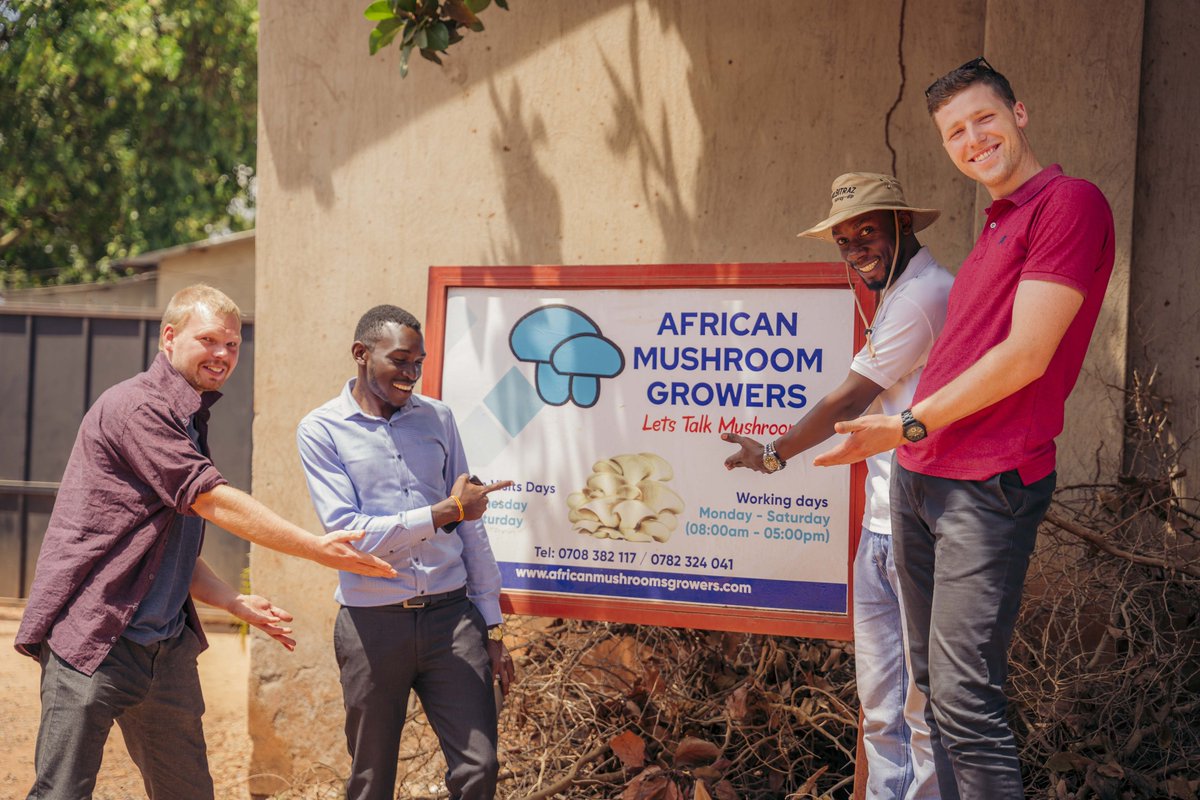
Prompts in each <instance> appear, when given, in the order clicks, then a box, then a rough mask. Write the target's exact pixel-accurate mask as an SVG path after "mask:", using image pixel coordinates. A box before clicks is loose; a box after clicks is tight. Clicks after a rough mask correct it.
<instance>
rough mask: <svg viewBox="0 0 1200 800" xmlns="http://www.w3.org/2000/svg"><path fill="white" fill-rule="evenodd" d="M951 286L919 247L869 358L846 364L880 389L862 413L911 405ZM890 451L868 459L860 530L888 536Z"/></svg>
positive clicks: (885, 305)
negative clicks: (865, 498)
mask: <svg viewBox="0 0 1200 800" xmlns="http://www.w3.org/2000/svg"><path fill="white" fill-rule="evenodd" d="M953 283H954V276H953V275H951V274H950V273H949V272H947V271H946V270H945V269H944V268H943V267H942V266H941V265H939V264H938V263H937V262H936V261H934V260H933V256H932V255H931V254H930V253H929V248H927V247H922V248H921V249H920V250H919V251H918V252H917V254H916V255H915V256H913V257H912V260H911V261H909V262H908V267H907V268H906V269H905V270H904V272H903V273H902V274H901V275H900V277H899V278H898V279H897V280H896V282H895V284H893V286H892V287H891V288H890V289H888V291H887V294H886V295H885V296H884V298H883V302H882V303H881V305H880V306H879V311H878V313H877V314H876V315H875V325H874V334H873V335H872V336H871V341H872V342H873V343H874V345H875V355H874V357H872V356H871V354H870V352H869V351H868V350H867V348H866V347H864V348H863V349H862V350H860V351H859V352H858V354H857V355H855V356H854V361H853V362H852V363H851V364H850V369H852V370H854V371H855V372H857V373H858V374H859V375H862V376H863V377H864V378H867V379H869V380H871V381H873V382H874V383H876V384H878V385H880V386H882V387H883V392H882V393H881V394H880V395H879V396H878V397H877V398H876V399H875V402H873V403H872V404H871V407H870V408H869V409H867V412H866V413H868V414H888V415H891V414H899V413H900V412H901V411H903V410H904V409H906V408H908V407H909V406H910V405H911V404H912V398H913V393H914V392H915V391H916V390H917V381H918V380H919V379H920V377H921V371H922V370H923V369H924V368H925V362H926V360H927V359H928V358H929V350H930V348H931V347H933V340H934V339H936V338H937V337H938V334H939V333H941V332H942V326H943V325H945V323H946V301H947V298H948V297H949V295H950V286H951V284H953ZM892 452H893V451H891V450H888V451H887V452H884V453H879V454H877V455H873V456H871V457H870V458H868V459H867V486H866V492H867V510H866V514H865V515H864V517H863V527H865V528H868V529H869V530H871V531H874V532H875V533H885V534H890V533H891V532H892V520H891V506H890V504H889V503H888V481H889V480H890V479H891V474H892Z"/></svg>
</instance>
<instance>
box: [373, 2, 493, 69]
mask: <svg viewBox="0 0 1200 800" xmlns="http://www.w3.org/2000/svg"><path fill="white" fill-rule="evenodd" d="M491 4H492V0H375V2H373V3H371V5H369V6H367V10H366V11H364V12H363V16H365V17H366V18H367V19H369V20H371V21H372V22H374V23H376V25H375V29H374V30H372V31H371V36H370V40H369V42H368V45H369V47H370V50H371V55H375V54H376V53H378V52H379V51H380V50H382V49H383V48H385V47H387V46H388V45H390V44H391V43H392V42H394V41H396V40H397V39H399V40H400V44H399V47H400V77H401V78H407V77H408V59H409V56H411V55H412V51H413V50H416V51H417V52H418V53H420V54H421V58H424V59H428V60H429V61H432V62H433V63H435V64H438V65H439V66H440V65H441V63H442V59H441V58H440V57H439V56H438V53H442V54H443V55H444V54H445V53H446V50H447V49H449V47H450V45H452V44H457V43H458V42H461V41H462V38H463V37H462V33H460V32H459V28H466V29H467V30H471V31H476V32H479V31H482V30H483V23H482V22H480V21H479V17H478V16H477V15H478V14H479V12H481V11H483V10H484V9H485V8H487V7H488V6H489V5H491ZM496 5H498V6H500V7H501V8H503V9H504V10H505V11H507V10H508V0H496Z"/></svg>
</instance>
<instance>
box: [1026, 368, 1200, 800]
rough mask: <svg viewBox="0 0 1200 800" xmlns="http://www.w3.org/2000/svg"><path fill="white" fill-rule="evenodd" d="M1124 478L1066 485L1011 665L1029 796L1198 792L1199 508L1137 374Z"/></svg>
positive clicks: (1079, 798) (1152, 397) (1045, 538)
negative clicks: (1186, 490) (1184, 490)
mask: <svg viewBox="0 0 1200 800" xmlns="http://www.w3.org/2000/svg"><path fill="white" fill-rule="evenodd" d="M1128 409H1129V411H1128V414H1127V419H1126V425H1127V432H1126V443H1127V451H1128V452H1127V453H1126V463H1127V464H1128V465H1129V466H1128V467H1127V469H1126V471H1125V472H1126V474H1124V475H1121V476H1119V477H1118V478H1117V479H1116V480H1115V481H1113V482H1111V483H1103V482H1099V481H1098V482H1096V483H1093V484H1089V485H1085V486H1070V487H1062V488H1061V489H1060V490H1059V491H1058V492H1057V494H1056V497H1055V505H1054V506H1053V507H1052V509H1051V511H1050V514H1049V515H1048V516H1047V519H1046V523H1045V524H1044V525H1043V527H1042V534H1043V535H1042V537H1041V541H1040V542H1039V549H1038V555H1037V558H1036V561H1035V563H1034V564H1033V565H1032V566H1031V568H1030V575H1029V582H1028V584H1027V590H1026V593H1025V604H1024V607H1023V609H1022V614H1021V620H1020V622H1019V625H1018V630H1017V635H1016V637H1015V641H1014V646H1013V649H1012V651H1011V653H1010V663H1011V665H1012V674H1011V678H1010V688H1009V696H1010V697H1011V698H1012V700H1013V703H1012V712H1013V713H1012V717H1013V723H1014V729H1015V730H1016V732H1017V737H1018V740H1019V743H1020V745H1021V761H1022V763H1023V764H1025V765H1026V769H1027V773H1026V778H1027V782H1026V786H1027V790H1028V793H1029V795H1030V796H1031V797H1047V798H1074V799H1075V800H1083V799H1084V798H1092V797H1096V798H1101V800H1104V799H1106V798H1122V800H1124V799H1125V798H1186V799H1187V800H1194V799H1195V798H1196V797H1197V794H1198V791H1200V530H1198V528H1197V523H1198V522H1200V516H1198V512H1200V502H1198V501H1197V498H1194V497H1182V496H1180V493H1179V491H1178V488H1179V482H1180V479H1181V478H1183V477H1184V475H1183V473H1182V472H1181V471H1180V469H1179V467H1178V464H1179V454H1180V452H1181V450H1182V448H1183V447H1185V446H1186V445H1187V444H1188V442H1187V440H1186V439H1184V440H1180V439H1179V438H1178V437H1175V436H1174V435H1172V432H1171V430H1170V426H1169V424H1168V421H1167V416H1166V403H1165V401H1164V400H1163V398H1161V397H1158V396H1157V395H1156V393H1155V391H1154V379H1153V376H1151V377H1150V378H1149V379H1143V377H1142V376H1135V378H1134V381H1133V388H1132V390H1131V391H1130V395H1129V402H1128Z"/></svg>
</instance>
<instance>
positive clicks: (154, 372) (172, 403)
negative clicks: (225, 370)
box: [146, 352, 221, 420]
mask: <svg viewBox="0 0 1200 800" xmlns="http://www.w3.org/2000/svg"><path fill="white" fill-rule="evenodd" d="M146 384H147V386H149V387H151V388H154V389H156V390H158V391H159V392H160V393H161V394H162V397H163V399H164V400H166V401H167V405H168V406H169V407H170V409H171V410H172V411H173V412H175V414H176V415H177V416H178V417H179V418H180V419H187V418H188V417H191V416H193V415H194V414H195V413H196V412H197V411H203V412H204V414H202V415H201V417H202V419H205V420H207V419H208V410H209V409H210V408H212V405H213V403H215V402H217V401H218V400H220V399H221V393H220V392H197V391H196V390H195V389H194V388H193V387H192V385H191V384H190V383H188V382H187V379H186V378H184V377H183V376H182V375H180V374H179V371H178V370H177V369H175V367H173V366H172V365H171V360H170V359H169V358H167V354H166V353H161V352H160V353H159V354H158V355H157V356H155V357H154V361H152V362H151V363H150V369H148V370H146Z"/></svg>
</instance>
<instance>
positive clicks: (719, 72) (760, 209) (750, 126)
mask: <svg viewBox="0 0 1200 800" xmlns="http://www.w3.org/2000/svg"><path fill="white" fill-rule="evenodd" d="M649 8H650V11H649V16H650V17H651V18H652V20H655V21H657V23H658V24H657V26H655V25H651V26H650V27H651V28H652V30H649V31H646V30H643V28H644V27H645V24H644V18H645V17H646V16H647V14H646V12H644V11H642V10H641V7H640V6H638V5H631V6H629V8H628V10H627V12H622V13H628V15H629V21H628V29H627V36H626V41H627V50H628V56H629V61H628V64H624V65H622V64H618V63H616V61H615V60H614V55H615V48H609V49H607V50H606V51H603V52H601V53H600V60H601V61H602V63H603V66H604V69H605V72H606V73H607V77H608V81H609V84H610V95H611V104H610V116H611V123H610V124H608V125H606V126H605V127H606V129H608V130H612V131H613V133H612V134H610V135H609V136H608V139H607V144H608V147H609V150H610V151H611V152H612V154H613V155H614V156H615V157H617V158H618V159H620V158H628V157H633V158H636V159H637V165H638V170H639V177H640V190H641V199H642V202H643V203H644V204H645V207H646V208H647V209H648V210H649V211H650V213H652V214H653V215H654V216H655V218H656V221H657V224H658V226H659V228H660V230H661V231H662V242H663V246H664V247H665V255H664V257H663V260H665V261H668V262H675V263H691V262H697V261H703V262H711V261H717V262H746V261H791V260H795V261H810V260H812V261H827V260H831V259H833V258H835V257H836V253H834V252H833V251H831V250H829V249H828V248H826V247H824V246H822V245H821V244H820V243H817V242H809V241H807V240H801V241H797V239H796V238H795V237H796V233H797V232H798V231H799V230H801V229H803V228H804V227H807V226H808V225H809V224H811V223H812V222H813V221H816V220H817V219H819V218H821V217H823V216H824V215H825V213H826V212H827V209H828V199H827V195H826V187H828V185H829V182H830V181H831V180H832V179H833V177H835V176H836V175H838V174H840V173H841V172H845V171H849V170H866V171H878V172H891V171H892V166H891V163H892V155H891V152H890V151H889V149H888V143H887V140H886V138H885V133H886V131H885V127H884V118H885V116H886V115H887V112H888V109H889V108H891V106H892V105H893V104H895V103H896V97H897V93H898V92H899V93H900V95H901V97H902V106H901V108H900V114H899V115H898V119H897V121H896V122H894V123H892V124H893V129H892V131H891V138H892V140H893V141H895V140H896V139H897V138H898V137H897V128H899V129H900V130H901V131H903V132H904V133H906V134H907V133H908V132H909V131H911V130H912V129H913V127H914V125H913V123H914V122H916V123H918V124H919V125H921V126H927V125H928V123H927V122H926V121H925V112H924V109H923V107H921V104H920V103H919V102H917V100H918V99H919V98H914V96H913V90H912V87H911V86H906V84H905V82H904V81H903V80H902V78H901V71H900V69H901V65H900V63H898V60H897V59H898V55H897V50H898V47H899V45H900V37H901V36H902V35H903V26H902V25H901V18H900V17H899V9H897V10H896V16H895V18H894V19H893V18H892V15H891V12H889V13H888V14H884V15H881V16H880V17H878V18H877V19H876V20H875V21H874V22H873V23H872V24H870V25H861V24H860V23H861V19H860V13H859V10H857V9H852V8H846V4H835V5H828V4H824V5H818V4H804V5H803V6H798V7H796V8H794V9H793V10H792V11H793V13H792V14H787V13H782V14H780V15H779V19H777V20H774V22H781V21H783V20H788V19H790V20H793V21H796V22H802V23H803V29H797V32H796V35H795V37H794V41H795V44H796V46H795V47H777V46H772V45H771V42H776V43H777V42H778V39H776V38H774V37H776V36H778V35H779V34H780V33H781V30H780V29H778V28H777V29H775V30H773V31H772V30H771V29H770V26H767V27H766V28H764V26H763V25H756V24H752V23H751V22H749V20H748V18H746V17H740V18H735V19H729V20H726V21H725V22H726V23H727V24H721V23H722V16H723V15H725V14H727V10H726V9H725V8H721V7H714V6H710V5H707V4H668V3H658V4H651V5H650V7H649ZM765 22H770V21H769V20H767V21H765ZM851 27H853V28H854V29H855V30H856V31H857V33H856V37H857V38H858V39H859V42H858V45H857V46H856V47H855V48H853V50H852V51H851V49H850V48H845V47H841V48H839V47H837V46H836V41H837V39H836V37H835V36H832V35H830V36H824V35H814V34H813V31H820V30H828V31H841V30H848V29H850V28H851ZM653 28H657V29H656V30H654V29H653ZM670 37H677V39H678V41H679V42H680V43H681V44H682V46H683V49H684V50H685V51H686V53H687V54H688V61H687V63H686V64H681V65H680V66H679V69H678V77H679V80H678V81H677V82H676V83H675V85H672V83H671V80H670V78H667V79H666V80H662V79H660V76H658V75H654V76H647V75H645V74H643V67H642V58H641V55H642V53H644V52H646V50H647V48H653V47H656V46H659V45H658V42H659V41H662V40H665V39H668V38H670ZM910 46H911V44H910ZM910 69H911V68H910ZM923 70H924V67H920V68H917V69H915V70H914V71H916V72H917V73H918V74H923ZM683 92H686V104H687V105H688V107H689V111H690V113H691V114H692V115H693V120H673V117H672V115H673V114H674V115H676V116H677V115H678V109H679V107H680V105H681V103H680V101H679V98H678V97H676V96H674V95H675V94H676V93H683ZM671 109H674V111H672V110H671ZM673 123H674V124H673ZM921 130H922V132H924V128H923V127H922V128H921ZM693 136H699V137H700V141H699V143H698V144H699V146H698V147H697V146H696V144H697V143H695V142H694V141H692V140H690V139H689V138H688V137H693ZM900 138H902V139H903V138H905V137H900ZM908 138H911V137H908ZM926 138H927V139H928V141H926ZM918 141H919V143H920V145H921V146H918V147H913V146H912V145H911V144H909V145H908V149H909V150H910V152H909V153H906V154H903V156H904V157H903V158H902V159H901V161H900V164H899V166H900V172H902V173H903V172H905V171H906V169H905V168H906V167H908V166H909V164H910V163H911V162H914V161H915V162H916V163H917V164H918V165H929V166H928V167H923V168H922V171H923V173H924V178H925V180H923V181H922V184H924V183H933V182H934V181H935V180H936V178H937V177H941V176H945V177H949V176H952V175H953V174H954V172H953V169H952V168H950V167H949V165H946V164H943V163H942V162H943V161H944V159H942V158H941V153H940V148H938V147H937V145H936V140H934V139H933V138H932V136H930V137H925V138H923V139H921V140H918ZM913 150H915V151H916V152H915V153H913V152H911V151H913ZM679 153H689V154H690V153H696V154H697V155H696V156H695V158H694V161H693V160H691V157H690V156H688V157H685V158H686V159H687V160H685V161H683V162H682V163H681V161H680V158H679V157H678V156H677V154H679ZM930 173H932V174H930ZM954 191H958V192H959V193H962V192H961V190H954Z"/></svg>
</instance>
